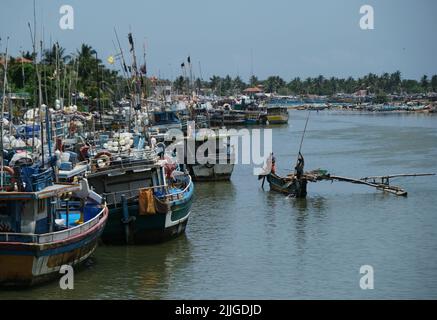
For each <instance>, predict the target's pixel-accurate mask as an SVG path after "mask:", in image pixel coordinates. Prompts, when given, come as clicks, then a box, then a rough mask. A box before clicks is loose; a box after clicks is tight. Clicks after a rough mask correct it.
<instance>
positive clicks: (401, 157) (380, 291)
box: [0, 111, 437, 299]
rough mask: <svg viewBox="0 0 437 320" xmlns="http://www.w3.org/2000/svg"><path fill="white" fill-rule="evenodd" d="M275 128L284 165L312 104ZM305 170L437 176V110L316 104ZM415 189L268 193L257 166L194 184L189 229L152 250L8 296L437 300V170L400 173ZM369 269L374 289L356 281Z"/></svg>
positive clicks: (110, 250) (111, 252) (114, 250)
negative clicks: (70, 283)
mask: <svg viewBox="0 0 437 320" xmlns="http://www.w3.org/2000/svg"><path fill="white" fill-rule="evenodd" d="M290 113H291V116H290V122H289V125H284V126H276V127H272V128H273V143H274V144H273V149H274V152H275V155H276V159H277V167H278V172H279V173H286V172H287V171H288V169H290V168H291V167H292V165H293V163H294V162H295V159H296V153H297V150H298V148H299V143H300V137H301V132H302V130H303V127H304V125H305V120H306V117H307V112H306V111H291V112H290ZM303 154H304V156H305V165H306V167H305V168H306V169H307V170H309V169H316V168H323V169H326V170H328V171H329V172H330V173H332V174H336V175H343V176H348V177H357V178H359V177H363V176H368V175H381V174H389V173H417V172H435V173H437V160H436V159H437V117H436V116H430V115H423V114H362V113H354V112H330V111H320V112H312V114H311V117H310V121H309V124H308V129H307V134H306V137H305V141H304V146H303ZM392 182H393V183H394V184H397V185H400V186H402V187H404V188H405V189H406V190H407V191H408V192H409V193H408V197H406V198H404V197H396V196H394V195H392V194H383V193H381V192H380V191H376V190H374V189H372V188H369V187H366V186H360V185H352V184H349V183H343V182H334V183H332V184H331V183H330V182H318V183H310V184H309V186H308V198H307V199H305V200H297V199H287V198H286V197H285V196H283V195H280V194H277V193H273V192H270V191H268V185H267V183H266V185H265V190H262V189H261V184H260V181H258V179H257V177H255V176H253V175H252V166H250V165H238V166H236V168H235V171H234V174H233V176H232V181H231V182H224V183H197V184H196V192H195V200H194V203H193V209H192V215H191V217H190V221H189V224H188V227H187V231H186V235H184V236H183V237H180V238H178V239H175V240H173V241H170V242H168V243H165V244H162V245H156V246H140V247H110V246H101V247H99V248H98V250H97V251H96V254H95V256H94V258H93V259H92V261H91V263H90V265H89V266H88V267H87V268H86V270H83V271H82V272H78V273H76V275H75V283H74V285H75V287H74V290H65V291H63V290H60V289H59V285H58V283H57V282H54V283H50V284H48V285H43V286H40V287H37V288H33V289H29V290H20V291H10V290H8V291H0V299H6V298H13V299H16V298H24V299H52V298H65V299H113V298H122V299H336V298H344V299H351V298H364V299H371V298H378V299H379V298H401V299H403V298H427V299H428V298H433V299H436V298H437V210H436V208H437V197H436V191H437V177H436V176H434V177H420V178H419V177H417V178H400V179H395V180H393V181H392ZM362 265H370V266H371V267H372V268H373V274H374V289H373V290H362V289H361V288H360V277H361V276H362V275H361V274H360V267H361V266H362Z"/></svg>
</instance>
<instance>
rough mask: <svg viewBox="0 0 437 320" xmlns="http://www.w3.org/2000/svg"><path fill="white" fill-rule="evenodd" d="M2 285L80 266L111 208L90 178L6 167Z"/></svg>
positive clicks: (0, 200)
mask: <svg viewBox="0 0 437 320" xmlns="http://www.w3.org/2000/svg"><path fill="white" fill-rule="evenodd" d="M2 177H3V181H2V190H1V191H0V285H2V286H31V285H35V284H39V283H42V282H45V281H49V280H51V279H54V278H57V277H59V276H60V275H61V274H60V273H59V270H60V269H61V267H62V266H63V265H70V266H72V267H79V266H80V265H82V264H83V263H84V262H85V261H86V259H87V258H88V257H90V256H91V255H92V253H93V252H94V250H95V249H96V247H97V243H98V240H99V238H100V235H101V234H102V232H103V230H104V227H105V224H106V221H107V218H108V209H107V207H106V205H105V204H104V203H103V202H102V198H101V197H100V196H98V195H97V194H95V193H94V192H92V191H91V190H90V189H89V187H88V183H87V181H86V180H82V181H81V182H80V183H79V184H67V183H65V184H59V183H53V171H52V169H51V168H50V169H46V170H42V169H40V168H39V167H35V166H23V167H15V168H11V167H6V166H5V167H3V171H2Z"/></svg>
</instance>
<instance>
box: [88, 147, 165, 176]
mask: <svg viewBox="0 0 437 320" xmlns="http://www.w3.org/2000/svg"><path fill="white" fill-rule="evenodd" d="M108 153H109V151H108ZM136 155H140V156H142V157H138V158H137V157H136ZM108 157H109V165H106V166H103V167H99V164H98V160H99V158H92V159H90V165H91V167H93V166H95V168H96V171H104V170H108V169H115V168H121V169H124V168H125V167H130V166H132V165H152V164H155V163H156V162H157V161H158V160H159V157H158V156H157V154H156V153H155V152H154V151H145V150H135V151H129V152H124V153H116V154H112V153H111V155H110V156H108ZM92 171H94V170H92Z"/></svg>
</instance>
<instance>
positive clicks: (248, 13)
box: [0, 0, 437, 80]
mask: <svg viewBox="0 0 437 320" xmlns="http://www.w3.org/2000/svg"><path fill="white" fill-rule="evenodd" d="M36 2H37V16H38V18H37V19H38V25H39V26H38V29H39V30H38V33H39V36H41V34H42V29H43V28H44V39H45V44H46V46H48V45H49V42H50V39H51V40H52V41H59V43H60V45H61V46H63V47H66V48H67V52H73V51H75V50H76V48H79V47H80V45H81V43H83V42H85V43H88V44H91V45H92V46H93V47H94V48H96V49H97V51H98V52H99V54H100V56H101V57H102V58H104V60H106V58H107V57H108V56H109V55H111V54H114V52H115V50H114V46H113V40H114V41H115V36H114V31H113V29H114V27H116V28H117V31H118V34H119V37H120V38H121V42H122V44H123V46H124V49H126V51H125V53H126V54H128V50H127V49H128V41H127V33H128V32H129V30H131V31H132V32H133V34H134V37H135V40H136V46H137V49H138V51H137V55H138V56H140V58H141V59H140V61H142V56H143V50H142V48H143V43H144V42H145V41H146V43H147V63H148V70H149V74H155V75H159V74H160V75H161V76H163V77H167V78H174V77H175V76H177V75H180V73H181V70H180V64H181V62H182V61H183V60H184V59H186V57H187V56H188V55H190V56H191V60H192V63H193V68H194V72H195V73H196V75H198V74H199V61H200V65H201V69H202V74H203V78H209V77H210V76H211V75H212V74H219V75H222V76H224V75H226V74H230V75H231V76H236V75H240V76H241V77H242V78H243V79H245V80H247V79H248V78H249V76H250V74H251V65H252V63H251V61H252V59H251V56H253V72H254V74H255V75H256V76H258V77H259V78H261V79H263V78H265V77H267V76H268V75H279V76H281V77H283V78H284V79H286V80H290V79H291V78H293V77H296V76H299V77H302V78H305V77H308V76H317V75H319V74H322V75H324V76H326V77H330V76H339V77H347V76H353V77H357V76H362V75H364V74H367V73H369V72H373V73H378V74H379V73H382V72H393V71H396V70H400V71H401V72H402V75H403V77H407V78H416V79H417V78H420V77H421V76H422V75H423V74H428V75H432V74H437V41H436V40H437V36H436V33H437V1H435V0H373V1H371V0H331V1H329V0H302V1H293V0H264V1H260V0H215V1H211V0H159V1H158V0H143V1H140V0H124V1H120V0H118V1H104V0H92V1H85V0H62V1H58V0H37V1H36ZM63 4H68V5H71V6H72V7H73V8H74V18H75V21H74V22H75V25H74V30H61V29H60V27H59V19H60V17H61V14H60V13H59V8H60V7H61V5H63ZM365 4H369V5H372V6H373V8H374V11H375V29H374V30H361V29H360V27H359V20H360V18H361V16H362V15H361V14H360V12H359V10H360V7H361V6H362V5H365ZM32 20H33V0H2V1H1V9H0V37H1V38H2V41H1V47H0V52H3V51H4V50H5V44H6V37H7V36H9V37H10V41H9V43H10V46H9V47H10V51H12V53H13V54H17V53H18V52H19V51H20V50H22V49H25V50H31V41H30V36H29V30H28V26H27V23H28V22H32ZM251 52H252V54H251ZM117 68H118V66H117Z"/></svg>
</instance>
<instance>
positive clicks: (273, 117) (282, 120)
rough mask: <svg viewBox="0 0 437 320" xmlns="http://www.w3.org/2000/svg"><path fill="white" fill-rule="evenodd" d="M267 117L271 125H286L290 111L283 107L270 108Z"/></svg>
mask: <svg viewBox="0 0 437 320" xmlns="http://www.w3.org/2000/svg"><path fill="white" fill-rule="evenodd" d="M266 117H267V121H268V123H269V124H286V123H288V118H289V114H288V109H287V107H282V106H274V107H268V108H267V116H266Z"/></svg>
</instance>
